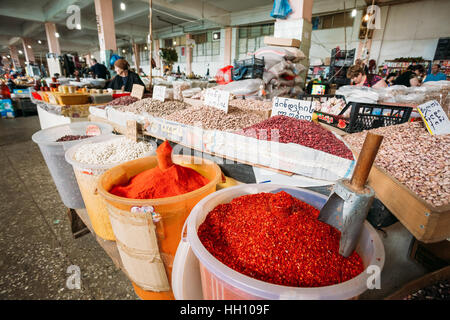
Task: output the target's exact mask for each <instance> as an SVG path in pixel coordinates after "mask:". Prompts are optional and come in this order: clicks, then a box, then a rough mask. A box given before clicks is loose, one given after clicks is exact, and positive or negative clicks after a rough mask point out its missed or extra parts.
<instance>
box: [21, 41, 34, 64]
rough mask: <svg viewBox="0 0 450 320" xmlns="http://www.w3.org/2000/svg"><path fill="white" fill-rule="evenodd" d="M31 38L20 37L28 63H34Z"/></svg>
mask: <svg viewBox="0 0 450 320" xmlns="http://www.w3.org/2000/svg"><path fill="white" fill-rule="evenodd" d="M31 43H32V42H31V40H30V39H27V38H22V45H23V52H24V53H25V58H26V60H27V62H28V63H34V62H35V60H34V52H33V48H32V46H31Z"/></svg>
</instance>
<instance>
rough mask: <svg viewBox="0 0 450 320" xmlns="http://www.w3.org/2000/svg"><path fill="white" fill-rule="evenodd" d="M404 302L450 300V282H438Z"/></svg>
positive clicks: (415, 293)
mask: <svg viewBox="0 0 450 320" xmlns="http://www.w3.org/2000/svg"><path fill="white" fill-rule="evenodd" d="M403 300H450V280H442V281H437V282H435V283H433V284H431V285H429V286H427V287H425V288H423V289H420V290H418V291H417V292H414V293H412V294H410V295H408V296H407V297H405V298H404V299H403Z"/></svg>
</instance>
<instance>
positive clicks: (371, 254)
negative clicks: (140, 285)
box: [172, 184, 385, 300]
mask: <svg viewBox="0 0 450 320" xmlns="http://www.w3.org/2000/svg"><path fill="white" fill-rule="evenodd" d="M282 190H283V191H286V192H287V193H289V194H291V195H292V196H294V197H295V198H297V199H299V200H302V201H304V202H306V203H308V204H310V205H312V206H313V207H315V208H317V209H319V210H320V209H321V208H322V207H323V205H324V204H325V202H326V200H327V197H326V196H324V195H321V194H318V193H316V192H312V191H309V190H306V189H301V188H295V187H285V186H281V185H268V184H247V185H240V186H236V187H232V188H227V189H223V190H220V191H217V192H215V193H213V194H211V195H209V196H207V197H205V198H204V199H202V200H201V201H200V202H199V203H198V204H197V205H196V206H195V207H194V208H193V209H192V211H191V214H190V215H189V217H188V219H187V221H186V226H185V228H186V231H187V238H186V237H183V241H182V242H181V245H180V248H179V251H177V257H176V258H175V263H174V268H173V269H174V272H173V274H172V286H173V287H174V294H175V298H177V299H178V298H179V297H180V295H182V294H183V293H184V292H186V290H185V288H180V286H179V284H180V283H183V281H184V280H185V279H183V278H180V276H184V277H185V278H186V277H191V278H195V277H196V274H198V271H197V270H190V271H189V273H187V272H186V271H187V270H184V272H178V271H179V270H180V269H182V268H183V266H182V265H180V264H182V263H183V262H184V261H183V260H184V258H183V257H187V256H188V254H187V253H186V242H188V244H189V245H190V248H191V249H192V252H193V253H194V255H195V256H196V257H197V259H198V260H199V267H200V276H201V287H202V294H203V298H204V299H206V300H235V299H243V300H245V299H251V300H258V299H269V300H279V299H295V300H311V299H314V300H326V299H352V298H355V297H357V296H359V295H360V294H362V293H363V292H364V291H366V290H367V289H368V284H367V283H368V278H369V277H370V276H371V275H372V274H373V271H372V270H371V269H369V270H367V268H368V267H369V266H376V267H375V268H378V270H379V271H380V273H381V270H382V268H383V265H384V258H385V257H384V247H383V243H382V242H381V239H380V238H379V236H378V234H377V232H376V231H375V229H374V228H373V227H372V226H371V225H370V224H369V223H368V222H367V221H366V222H365V223H364V228H363V230H362V233H361V237H360V240H359V242H358V245H357V247H356V252H357V253H358V254H359V255H360V256H361V258H362V260H363V264H364V267H365V270H364V271H363V272H362V273H361V274H359V275H358V276H356V277H355V278H353V279H351V280H348V281H345V282H343V283H340V284H336V285H332V286H324V287H315V288H296V287H288V286H281V285H275V284H271V283H267V282H264V281H261V280H256V279H253V278H251V277H248V276H246V275H244V274H241V273H239V272H237V271H235V270H233V269H231V268H229V267H228V266H226V265H225V264H223V263H221V262H220V261H219V260H217V259H216V258H215V257H214V256H213V255H212V254H211V253H209V252H208V251H207V250H206V248H205V247H204V246H203V244H202V243H201V241H200V239H199V238H198V235H197V231H198V228H199V226H200V225H201V224H202V223H203V221H204V220H205V218H206V216H207V215H208V213H209V212H210V211H212V210H213V209H214V208H215V207H216V206H217V205H219V204H222V203H228V202H230V201H231V200H232V199H234V198H236V197H239V196H242V195H246V194H256V193H260V192H272V193H276V192H279V191H282ZM183 246H184V248H183ZM190 260H192V259H190ZM189 263H190V264H191V265H193V266H195V263H192V261H190V262H189ZM175 264H176V265H175ZM175 270H178V271H177V272H175ZM368 271H370V272H368ZM176 284H177V285H176ZM175 288H177V289H175ZM191 291H192V290H191ZM192 292H194V293H195V291H192ZM196 294H197V296H198V292H197V293H196ZM183 298H185V299H190V298H191V297H183Z"/></svg>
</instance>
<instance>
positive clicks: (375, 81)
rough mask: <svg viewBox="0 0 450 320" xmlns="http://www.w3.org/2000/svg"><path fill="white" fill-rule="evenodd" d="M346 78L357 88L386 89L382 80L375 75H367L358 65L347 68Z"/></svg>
mask: <svg viewBox="0 0 450 320" xmlns="http://www.w3.org/2000/svg"><path fill="white" fill-rule="evenodd" d="M347 78H349V79H350V80H352V83H353V85H355V86H357V87H373V88H386V87H387V84H386V82H385V81H384V79H383V78H382V77H380V76H378V75H376V74H367V73H366V72H365V71H364V69H363V68H362V67H361V66H360V65H353V66H351V67H350V68H348V71H347Z"/></svg>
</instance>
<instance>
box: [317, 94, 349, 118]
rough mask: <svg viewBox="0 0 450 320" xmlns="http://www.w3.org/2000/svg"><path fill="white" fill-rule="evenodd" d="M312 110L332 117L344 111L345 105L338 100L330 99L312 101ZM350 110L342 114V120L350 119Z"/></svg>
mask: <svg viewBox="0 0 450 320" xmlns="http://www.w3.org/2000/svg"><path fill="white" fill-rule="evenodd" d="M313 106H314V110H315V111H318V112H324V113H328V114H332V115H335V116H337V115H339V114H340V113H341V111H342V110H344V108H345V106H346V103H345V101H344V100H343V99H340V98H334V97H333V98H330V99H328V100H327V101H322V102H321V101H319V100H316V99H315V100H313ZM351 111H352V110H351V109H350V108H348V109H347V110H346V111H345V113H344V114H343V117H344V118H350V113H351Z"/></svg>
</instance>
